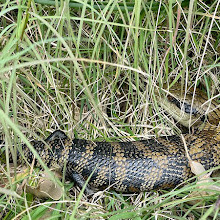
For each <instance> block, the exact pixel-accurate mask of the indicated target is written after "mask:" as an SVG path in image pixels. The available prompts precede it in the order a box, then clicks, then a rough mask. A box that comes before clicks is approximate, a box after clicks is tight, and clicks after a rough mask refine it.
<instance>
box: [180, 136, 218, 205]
mask: <svg viewBox="0 0 220 220" xmlns="http://www.w3.org/2000/svg"><path fill="white" fill-rule="evenodd" d="M182 140H183V143H184V146H185V150H186V156H187V158H188V160H189V165H190V168H191V171H192V173H193V174H195V175H196V176H198V181H197V183H196V186H195V191H193V192H192V193H190V194H189V196H188V198H201V197H204V196H208V195H214V194H216V191H218V192H220V186H217V185H215V183H214V181H213V180H212V179H211V178H210V176H211V174H212V172H210V173H206V170H205V168H204V166H203V165H202V164H201V163H199V162H197V161H193V160H192V159H191V158H190V155H189V152H188V148H187V145H186V142H185V140H184V137H183V136H182ZM196 189H198V190H196ZM199 202H200V200H199V199H196V200H192V201H189V203H190V204H192V205H194V204H196V203H199Z"/></svg>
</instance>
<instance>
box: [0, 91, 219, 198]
mask: <svg viewBox="0 0 220 220" xmlns="http://www.w3.org/2000/svg"><path fill="white" fill-rule="evenodd" d="M178 89H179V88H174V91H175V94H176V93H177V95H176V96H172V97H171V96H168V97H167V100H168V101H165V102H164V101H162V102H163V103H162V104H163V105H164V106H165V110H166V111H168V113H170V114H171V115H173V117H174V118H175V119H176V120H177V119H178V121H179V120H180V117H179V116H178V115H175V114H172V111H174V112H177V113H178V112H180V109H183V110H184V119H183V120H182V121H180V123H182V124H183V125H186V124H187V123H186V122H187V120H186V119H187V118H188V119H190V118H191V116H192V120H193V122H196V124H197V123H198V124H200V123H201V122H202V123H203V122H204V120H205V119H206V118H208V120H209V122H213V123H214V124H217V123H218V122H219V116H220V110H219V109H217V106H218V105H217V103H215V102H212V104H211V105H209V103H207V104H206V106H205V108H204V109H205V110H204V109H203V108H201V106H202V103H204V102H205V101H206V100H207V97H205V96H204V95H203V94H202V93H201V94H197V96H198V97H199V101H196V102H195V100H194V106H193V108H191V102H192V101H191V100H192V98H191V97H192V94H193V93H192V91H191V90H190V91H189V93H188V94H187V95H186V96H185V97H184V98H182V96H180V95H178V94H179V93H178ZM170 92H172V89H171V90H170ZM207 109H209V110H210V111H211V114H208V115H206V116H205V117H203V116H204V114H206V110H207ZM170 110H171V111H170ZM191 110H192V111H191ZM190 112H191V116H190V115H189V113H190ZM202 127H203V130H202V131H197V132H196V133H195V134H194V135H191V134H186V135H184V138H185V141H186V144H187V148H188V153H189V155H190V157H191V159H192V160H194V161H198V162H200V163H201V164H202V165H204V167H205V169H206V170H208V169H210V168H212V167H215V166H218V165H219V164H220V128H216V127H215V126H213V125H209V124H208V123H205V124H204V125H203V126H202ZM1 143H2V142H1ZM32 145H33V147H34V148H35V150H36V151H37V152H38V154H39V156H40V157H41V159H42V160H43V161H44V162H45V164H46V165H47V166H48V167H56V168H57V167H58V168H60V169H63V168H64V165H66V177H67V178H69V179H70V180H73V181H75V182H76V183H77V184H78V185H79V186H80V187H83V185H84V184H85V181H86V179H87V178H88V177H89V176H90V175H91V174H92V175H91V176H90V180H89V186H93V187H96V188H98V189H103V188H106V187H109V186H111V188H113V189H115V190H117V191H125V192H139V191H146V190H151V189H162V188H169V187H173V186H177V185H178V184H180V183H182V182H183V181H185V180H186V179H188V178H189V177H191V176H192V173H191V169H190V167H189V161H188V158H187V157H186V151H185V148H184V144H183V142H182V139H181V138H180V137H178V136H170V137H164V138H163V137H160V138H157V139H149V140H143V141H137V142H114V143H107V142H91V141H87V140H80V139H74V140H70V139H69V138H68V137H67V136H66V135H65V134H64V133H63V132H62V131H55V132H54V133H52V134H51V135H50V136H49V137H48V138H47V139H46V140H45V141H44V142H41V141H33V142H32ZM22 148H23V154H24V156H25V158H27V161H28V162H29V163H32V162H33V160H34V155H33V153H32V152H31V151H30V150H29V148H28V147H27V146H26V145H23V146H22ZM22 160H23V157H22V155H21V154H20V153H18V161H22ZM35 165H36V166H40V164H39V162H38V161H37V160H35ZM89 186H87V187H86V193H88V194H90V193H91V189H90V188H89Z"/></svg>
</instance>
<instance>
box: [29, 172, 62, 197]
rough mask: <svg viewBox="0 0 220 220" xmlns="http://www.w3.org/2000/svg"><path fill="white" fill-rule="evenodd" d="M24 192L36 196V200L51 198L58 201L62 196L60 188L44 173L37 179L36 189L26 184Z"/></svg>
mask: <svg viewBox="0 0 220 220" xmlns="http://www.w3.org/2000/svg"><path fill="white" fill-rule="evenodd" d="M26 191H27V192H29V193H31V194H33V195H35V196H37V197H38V198H51V199H53V200H59V199H60V198H61V197H62V196H63V189H62V187H61V186H59V185H58V184H56V183H54V181H52V180H51V179H50V177H49V175H48V174H47V173H44V175H43V176H42V177H40V178H39V181H38V184H37V186H36V187H34V186H31V185H28V184H27V185H26Z"/></svg>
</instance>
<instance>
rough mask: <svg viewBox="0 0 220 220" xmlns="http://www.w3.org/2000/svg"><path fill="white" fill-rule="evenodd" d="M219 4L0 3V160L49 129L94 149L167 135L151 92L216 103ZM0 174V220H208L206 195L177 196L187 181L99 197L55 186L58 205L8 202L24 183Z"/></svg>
mask: <svg viewBox="0 0 220 220" xmlns="http://www.w3.org/2000/svg"><path fill="white" fill-rule="evenodd" d="M219 3H220V1H217V0H216V1H197V0H194V1H193V0H191V1H189V0H185V1H181V0H169V1H168V0H167V1H140V0H139V1H138V0H137V1H133V0H130V1H124V0H122V1H117V0H110V1H89V0H85V1H83V0H76V1H73V0H65V1H64V0H48V1H42V0H34V1H33V0H32V1H31V0H23V1H22V0H20V1H15V0H14V1H9V0H0V129H1V133H2V137H4V139H5V141H6V148H5V151H6V153H8V151H9V149H11V150H13V149H12V148H13V147H14V148H17V147H19V146H20V143H21V142H27V141H28V140H30V139H31V138H32V137H33V138H38V139H44V138H45V137H47V136H48V135H49V134H50V133H51V132H52V131H54V130H56V129H61V130H63V131H65V132H66V134H67V135H69V136H70V137H72V138H74V137H80V138H85V139H90V140H106V141H114V140H120V141H126V140H138V139H141V138H149V137H151V136H158V135H169V134H173V133H174V132H178V131H179V130H178V127H177V126H176V124H175V122H174V121H173V119H172V117H171V116H170V115H167V114H166V113H165V112H164V111H163V110H161V108H159V105H158V103H157V100H156V98H155V93H158V91H159V92H160V93H161V94H163V93H165V91H164V90H161V88H162V87H163V86H164V85H165V84H166V85H169V86H170V87H172V86H173V85H175V84H176V83H180V84H181V87H182V89H183V91H184V90H185V88H187V87H189V88H194V89H195V90H196V88H198V87H199V88H200V89H202V90H203V91H204V92H206V93H207V95H208V97H209V98H210V99H211V98H212V97H214V96H216V95H218V94H219V90H220V87H219V82H220V81H219V57H220V56H219V53H220V46H219V45H220V44H219V39H220V24H219V19H220V14H219V11H220V10H219V9H220V7H219ZM12 146H13V147H12ZM1 150H2V149H1ZM0 168H1V172H0V184H1V188H4V189H8V191H4V193H3V194H1V196H0V218H2V219H12V218H14V219H40V218H41V219H46V218H48V219H111V220H116V219H135V220H138V219H208V217H210V218H212V219H218V218H219V217H220V216H219V214H218V210H219V204H217V203H219V199H218V195H217V194H214V195H208V196H200V198H198V197H196V198H192V197H189V194H190V192H191V191H194V190H195V183H194V182H193V183H188V184H187V185H184V186H180V187H178V188H176V189H173V190H170V191H164V190H163V191H162V190H160V191H153V192H145V193H140V194H135V195H126V194H120V193H116V192H112V191H107V192H99V193H97V194H96V195H95V196H93V197H92V198H87V197H86V196H85V195H83V194H82V193H81V194H79V191H80V190H79V189H78V188H74V187H73V188H72V185H73V184H71V183H63V186H64V190H65V194H64V196H63V197H62V198H61V199H60V200H59V201H53V200H51V199H48V200H45V199H39V198H36V197H34V196H33V195H31V194H29V193H25V191H24V192H23V193H22V194H21V195H20V196H19V195H18V194H16V193H15V190H16V186H17V184H21V183H22V181H23V179H27V176H24V177H22V176H20V177H19V178H18V177H17V179H16V178H15V179H10V178H9V176H10V174H12V172H13V169H11V170H10V167H9V161H8V157H7V156H6V166H3V164H2V165H1V166H0ZM34 172H37V171H34ZM13 176H16V175H15V174H13ZM15 180H16V181H15ZM194 180H195V179H194ZM0 193H1V192H0ZM195 199H196V201H197V202H195ZM189 201H194V203H192V202H191V203H190V202H189ZM216 201H217V202H216ZM50 216H53V217H50Z"/></svg>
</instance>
